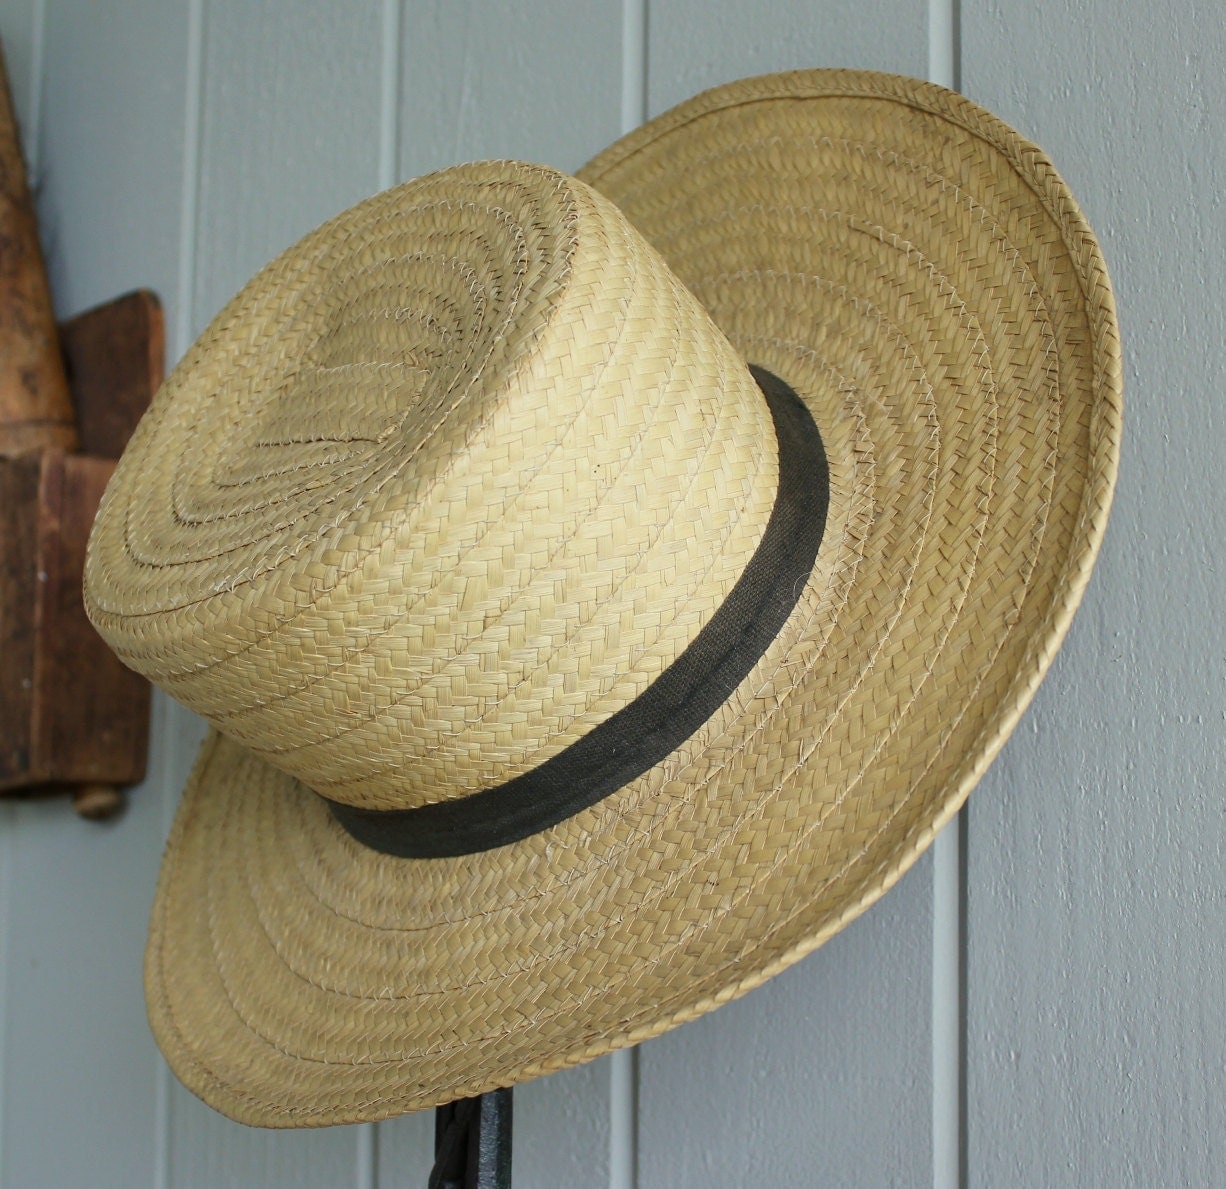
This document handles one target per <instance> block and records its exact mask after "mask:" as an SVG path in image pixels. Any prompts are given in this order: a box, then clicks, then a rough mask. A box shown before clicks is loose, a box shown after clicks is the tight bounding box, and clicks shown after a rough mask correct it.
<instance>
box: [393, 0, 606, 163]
mask: <svg viewBox="0 0 1226 1189" xmlns="http://www.w3.org/2000/svg"><path fill="white" fill-rule="evenodd" d="M621 34H622V17H621V11H620V8H619V6H617V5H614V4H609V3H603V2H601V0H524V2H521V3H516V4H505V5H491V4H482V3H480V2H478V0H457V2H452V0H433V2H431V3H422V4H414V5H412V6H410V7H409V8H408V9H406V12H405V20H404V52H403V54H402V61H403V71H404V73H403V76H402V83H401V95H402V104H403V107H402V119H401V129H402V131H401V136H402V140H401V146H402V147H401V153H400V165H401V170H402V172H403V174H404V176H405V177H416V176H418V175H419V174H423V173H428V172H429V171H430V170H432V169H441V168H442V167H443V166H446V165H454V164H456V163H457V162H461V161H476V160H480V159H483V158H488V157H511V158H515V159H518V160H522V161H538V162H541V163H543V164H547V165H553V166H556V167H557V168H559V169H565V170H575V169H578V168H579V166H580V165H582V164H583V163H584V162H585V161H586V160H587V159H588V158H589V157H592V156H594V155H595V154H596V153H597V152H598V151H599V150H600V149H602V148H604V146H605V145H607V144H609V143H610V142H611V141H613V140H615V139H616V138H617V136H618V133H619V132H620V126H619V120H620V111H621Z"/></svg>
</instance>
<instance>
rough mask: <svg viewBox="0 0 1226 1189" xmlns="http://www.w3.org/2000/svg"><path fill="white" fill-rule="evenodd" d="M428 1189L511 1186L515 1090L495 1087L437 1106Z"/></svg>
mask: <svg viewBox="0 0 1226 1189" xmlns="http://www.w3.org/2000/svg"><path fill="white" fill-rule="evenodd" d="M427 1186H428V1189H511V1091H510V1089H509V1088H508V1089H505V1090H491V1091H490V1092H489V1093H488V1094H480V1095H478V1096H477V1097H476V1098H462V1099H460V1100H459V1101H458V1102H449V1103H447V1105H446V1106H440V1107H439V1108H438V1109H437V1110H436V1111H435V1112H434V1168H433V1169H432V1170H431V1173H430V1180H429V1181H428V1182H427Z"/></svg>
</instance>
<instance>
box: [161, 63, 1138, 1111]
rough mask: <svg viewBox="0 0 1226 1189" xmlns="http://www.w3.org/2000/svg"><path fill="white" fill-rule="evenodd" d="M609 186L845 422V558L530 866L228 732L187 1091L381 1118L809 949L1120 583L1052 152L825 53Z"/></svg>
mask: <svg viewBox="0 0 1226 1189" xmlns="http://www.w3.org/2000/svg"><path fill="white" fill-rule="evenodd" d="M580 177H581V178H582V179H583V180H584V181H586V182H588V183H589V184H591V185H592V186H594V187H595V188H597V189H598V190H600V191H602V192H603V193H604V194H606V195H607V196H608V197H610V198H611V199H612V200H613V201H614V202H615V203H616V204H617V205H618V206H619V207H620V208H621V209H622V211H623V212H624V213H625V214H626V215H627V217H628V218H629V219H630V221H631V222H632V223H633V224H634V225H635V226H636V227H637V228H638V229H639V230H640V231H641V232H642V233H643V234H644V235H645V236H646V238H647V239H648V240H649V241H650V242H651V243H652V244H653V245H654V246H655V247H656V248H657V249H658V250H659V251H660V252H661V253H662V254H663V256H664V257H665V259H666V260H667V261H668V263H669V264H670V266H671V267H672V268H673V269H674V271H675V272H676V273H677V275H678V276H679V277H680V278H681V279H682V280H683V281H684V282H685V283H686V285H688V286H689V287H690V289H691V290H693V292H694V293H696V294H697V296H698V297H699V299H700V301H701V302H702V304H703V305H704V306H705V307H706V308H707V309H708V310H709V311H710V312H711V314H712V315H713V317H714V319H715V321H716V322H717V323H718V324H719V326H720V327H721V328H722V329H723V331H724V332H725V334H726V335H727V336H728V337H729V339H730V340H731V342H732V343H733V344H734V345H735V346H736V347H737V348H738V350H740V352H741V353H742V354H743V355H744V357H745V358H746V359H747V360H748V361H749V362H752V363H757V364H761V365H763V366H765V367H766V368H768V369H769V370H771V371H773V372H774V373H776V374H777V375H779V376H781V377H782V378H783V379H784V380H786V381H787V382H788V384H790V385H791V387H792V388H793V389H795V390H796V392H797V393H798V394H799V395H800V396H801V397H802V399H804V401H805V402H806V404H807V405H808V407H809V409H810V410H811V412H812V414H813V416H814V419H815V421H816V423H817V425H818V427H819V429H820V431H821V434H822V438H823V443H824V446H825V451H826V455H827V459H828V462H829V467H830V485H831V496H830V512H829V520H828V523H827V526H826V530H825V536H824V539H823V542H822V545H821V549H820V551H819V555H818V561H817V564H816V566H815V568H814V571H813V574H812V576H811V578H810V581H809V583H808V585H807V587H806V589H805V591H804V592H803V593H802V595H801V597H800V600H799V602H798V603H797V606H796V608H795V610H794V612H793V613H792V615H791V617H790V619H789V621H788V623H787V625H786V626H785V628H784V630H783V631H782V632H781V633H780V635H779V637H778V638H777V639H776V640H775V642H774V643H773V644H772V646H771V647H770V648H769V649H768V651H767V652H766V654H765V655H764V656H763V657H762V658H761V660H760V661H759V662H758V664H757V665H756V666H755V668H754V669H753V671H752V672H751V673H750V675H749V676H748V677H747V678H746V679H745V680H744V681H743V682H742V684H741V685H740V686H739V687H738V689H737V690H736V692H735V693H734V694H733V696H732V697H731V698H730V699H729V701H728V702H727V703H726V704H725V705H724V706H723V707H722V708H721V710H720V711H719V712H717V714H716V715H715V716H714V717H713V718H712V719H711V720H710V721H709V722H708V723H707V724H706V725H705V726H704V727H703V728H702V729H701V730H699V731H698V732H697V733H696V734H695V735H694V736H692V737H691V738H690V739H689V740H688V741H687V742H686V743H685V744H684V745H683V746H682V747H681V748H679V749H678V751H677V752H675V753H674V754H673V755H672V756H670V757H669V758H668V759H667V760H665V761H663V762H662V763H661V764H659V765H657V766H656V767H655V768H653V769H652V770H651V771H649V772H647V773H646V774H645V775H643V776H642V777H640V778H639V779H638V780H636V781H634V782H633V783H632V784H630V785H628V786H627V787H625V788H623V789H621V790H620V791H619V792H617V793H615V794H613V795H612V796H610V797H608V798H606V799H605V800H603V801H601V802H600V803H598V804H597V805H595V806H593V807H592V808H590V809H587V810H584V811H583V812H581V813H580V814H578V815H577V816H575V817H573V818H571V819H569V820H568V821H565V822H563V823H561V824H560V825H558V826H555V827H553V828H551V829H548V830H545V831H543V832H541V833H540V834H537V835H535V836H533V837H530V838H528V839H525V840H523V841H521V842H517V843H513V844H511V845H509V846H505V847H500V848H498V849H496V850H492V851H487V852H484V853H480V854H475V855H467V856H463V857H460V858H450V859H429V860H411V859H399V858H393V857H389V856H386V855H381V854H378V853H376V852H373V851H371V850H368V849H366V848H364V847H362V846H361V845H360V844H358V843H357V842H355V841H354V840H353V839H352V838H350V837H349V836H348V835H347V834H346V833H345V831H344V830H343V829H342V828H341V827H340V826H339V825H338V824H337V822H336V821H335V820H334V818H333V817H332V815H331V813H330V812H329V810H328V808H327V806H326V805H325V803H324V802H323V801H322V800H321V799H320V798H319V797H317V796H316V795H315V794H314V793H312V792H311V791H310V790H309V789H307V788H306V787H305V786H303V785H301V784H299V783H298V782H296V781H295V780H294V779H293V778H291V777H289V776H286V775H284V774H282V773H280V772H278V771H276V770H275V769H273V768H271V767H269V766H268V765H266V764H265V763H264V762H262V761H260V760H258V759H256V758H254V757H253V756H252V755H251V754H250V753H248V752H246V751H244V750H243V749H242V748H241V747H239V746H238V745H236V744H234V743H232V742H230V741H229V740H226V739H224V738H222V737H220V736H216V735H214V736H211V737H210V739H209V740H208V741H207V742H206V744H205V746H204V749H203V751H202V753H201V756H200V759H199V761H198V763H197V766H196V769H195V771H194V772H193V775H192V778H191V781H190V782H189V785H188V788H187V790H186V792H185V794H184V798H183V803H182V806H181V808H180V811H179V814H178V817H177V819H176V822H175V826H174V829H173V831H172V834H171V838H170V841H169V844H168V849H167V853H166V858H165V862H164V864H163V868H162V874H161V879H160V882H159V885H158V890H157V896H156V901H155V906H154V910H153V919H152V928H151V936H150V943H149V948H148V953H147V959H146V992H147V1000H148V1004H149V1011H150V1018H151V1021H152V1025H153V1028H154V1031H155V1033H156V1034H157V1037H158V1041H159V1043H160V1044H161V1046H162V1049H163V1051H164V1052H165V1053H166V1055H167V1057H168V1059H169V1060H170V1063H171V1065H172V1067H173V1068H174V1069H175V1071H176V1073H177V1074H178V1075H179V1077H180V1078H181V1079H182V1080H183V1081H184V1083H185V1084H186V1085H187V1086H189V1088H191V1089H192V1090H194V1091H195V1092H196V1093H198V1094H199V1095H200V1096H201V1097H203V1098H204V1099H205V1100H206V1101H208V1102H210V1103H211V1104H212V1105H213V1106H215V1107H217V1108H218V1109H220V1110H222V1111H223V1112H224V1113H226V1114H227V1115H230V1116H231V1117H233V1118H235V1119H238V1120H241V1121H244V1122H248V1123H253V1124H260V1125H265V1126H307V1125H320V1124H328V1123H342V1122H352V1121H359V1120H373V1119H380V1118H385V1117H389V1116H393V1115H396V1114H400V1113H403V1112H405V1111H408V1110H412V1109H416V1108H420V1107H427V1106H432V1105H435V1104H438V1103H441V1102H445V1101H449V1100H452V1099H455V1098H457V1097H462V1096H465V1095H468V1094H473V1093H477V1092H481V1091H483V1090H486V1089H490V1088H492V1087H495V1086H501V1085H507V1084H512V1083H516V1082H520V1081H523V1080H526V1079H528V1078H531V1077H534V1076H536V1075H539V1074H543V1073H547V1072H550V1071H552V1070H556V1069H559V1068H562V1067H564V1066H568V1065H571V1064H575V1063H577V1062H580V1061H584V1060H587V1059H590V1058H593V1057H596V1056H598V1055H600V1054H602V1053H605V1052H608V1051H610V1050H612V1049H615V1048H619V1047H621V1046H624V1045H627V1044H630V1043H634V1042H636V1041H640V1040H643V1039H646V1038H648V1037H650V1036H654V1035H656V1034H658V1033H660V1032H662V1031H664V1030H666V1029H668V1028H669V1027H672V1026H673V1025H676V1024H678V1023H681V1022H683V1021H685V1020H687V1019H690V1018H692V1017H694V1016H697V1015H699V1014H701V1013H703V1012H705V1011H708V1010H710V1009H711V1008H713V1007H716V1006H717V1005H719V1004H720V1003H722V1002H725V1001H726V1000H728V999H731V998H733V997H735V996H737V995H739V994H742V993H743V992H745V991H748V990H749V989H751V988H752V987H754V986H756V985H758V984H759V983H761V982H762V981H763V980H765V979H766V978H768V977H769V976H770V975H772V974H774V973H777V972H778V971H779V970H781V969H783V968H784V967H786V966H788V965H789V964H791V963H793V962H795V961H797V960H798V959H799V958H801V957H803V956H804V955H805V954H807V953H808V952H810V951H811V950H812V949H814V948H815V947H816V946H817V945H819V944H820V943H821V942H822V941H823V940H825V939H826V938H827V937H829V936H830V935H831V934H832V933H834V932H835V931H837V930H838V929H839V928H841V927H842V926H843V925H844V924H846V923H847V922H848V921H849V920H851V919H852V918H853V917H855V916H856V915H857V914H858V913H859V912H861V911H862V910H863V909H864V908H865V907H866V906H867V905H868V904H870V903H871V902H872V901H873V900H875V899H876V898H877V897H878V896H880V895H881V894H882V892H884V891H885V890H886V889H887V888H889V887H890V886H891V885H892V884H893V883H894V882H895V881H896V880H897V879H898V878H899V876H900V875H901V874H902V873H903V872H904V871H905V870H906V869H907V868H908V867H909V866H910V864H911V863H912V862H913V861H914V860H915V858H916V857H917V856H918V855H919V854H920V853H921V852H922V851H923V850H924V848H925V847H926V846H927V845H928V843H929V842H930V841H931V839H932V837H933V835H934V834H935V832H936V831H937V830H938V829H939V828H940V826H941V825H942V824H943V823H944V822H945V821H947V820H948V819H949V818H950V817H951V816H952V815H953V814H954V813H955V812H956V811H957V809H958V808H959V807H960V805H961V804H962V802H963V800H964V799H965V797H966V795H967V793H968V791H969V790H970V788H971V787H972V786H973V785H974V783H975V782H976V781H977V779H978V778H979V776H980V775H981V774H982V772H983V770H984V769H985V767H986V766H987V764H988V763H989V762H990V761H991V759H992V757H993V756H994V755H995V754H996V752H997V751H998V750H999V748H1000V746H1001V744H1002V743H1003V741H1004V739H1005V738H1006V737H1007V735H1008V733H1009V731H1010V730H1011V728H1012V727H1013V725H1014V723H1015V722H1016V720H1017V718H1018V716H1019V714H1020V713H1021V711H1022V710H1023V708H1024V707H1025V705H1026V704H1027V702H1028V701H1029V699H1030V697H1031V695H1032V694H1033V692H1034V690H1035V688H1036V686H1037V684H1038V682H1039V680H1040V678H1041V677H1042V674H1043V673H1044V671H1045V670H1046V668H1047V667H1048V665H1049V664H1050V661H1051V658H1052V656H1053V655H1054V652H1055V650H1056V648H1057V647H1058V645H1059V642H1060V640H1061V638H1062V637H1063V634H1064V632H1065V630H1066V628H1067V626H1068V623H1069V620H1070V618H1071V615H1072V612H1073V610H1074V608H1075V606H1076V604H1077V602H1078V600H1079V598H1080V595H1081V592H1082V590H1083V588H1084V585H1085V582H1086V580H1087V578H1088V576H1089V572H1090V568H1091V566H1092V564H1093V560H1094V556H1095V553H1096V551H1097V548H1098V544H1099V542H1100V540H1101V536H1102V532H1103V528H1104V525H1105V522H1106V516H1107V509H1108V505H1109V502H1110V496H1111V490H1112V486H1113V482H1114V476H1115V469H1116V464H1117V458H1118V451H1119V434H1120V361H1119V349H1118V338H1117V334H1116V326H1115V316H1114V307H1113V303H1112V298H1111V294H1110V288H1109V285H1108V283H1107V278H1106V272H1105V270H1104V267H1103V263H1102V260H1101V256H1100V254H1099V252H1098V249H1097V246H1096V245H1095V243H1094V240H1093V237H1092V235H1091V233H1090V231H1089V228H1088V227H1087V225H1086V223H1085V221H1084V219H1083V218H1082V216H1081V214H1080V212H1079V211H1078V209H1077V207H1076V204H1075V203H1074V202H1073V200H1072V198H1071V196H1070V195H1069V193H1068V191H1067V189H1066V187H1065V186H1064V184H1063V183H1062V182H1061V180H1060V179H1059V177H1058V176H1057V175H1056V173H1055V171H1054V170H1053V169H1052V167H1051V165H1050V163H1049V162H1048V161H1047V159H1046V158H1045V157H1044V156H1043V155H1042V153H1041V152H1039V151H1038V150H1037V149H1036V148H1035V147H1034V146H1033V145H1031V144H1029V143H1028V142H1026V141H1025V140H1023V139H1021V138H1020V137H1018V136H1017V135H1016V134H1015V133H1014V132H1012V131H1011V130H1010V129H1009V128H1007V127H1006V126H1005V125H1003V124H1002V123H1001V122H1000V121H998V120H996V119H995V118H994V117H992V116H990V115H989V114H987V113H986V112H984V111H982V109H980V108H978V107H976V106H975V105H973V104H971V103H969V102H967V101H966V100H964V99H962V98H961V97H959V96H956V95H953V94H951V93H949V92H946V91H943V90H941V89H940V88H936V87H933V86H929V85H926V84H921V83H916V82H914V81H911V80H905V79H899V78H894V77H890V76H883V75H877V74H867V73H856V72H830V71H811V72H798V73H794V74H787V75H775V76H770V77H766V78H762V79H753V80H747V81H744V82H740V83H735V84H731V85H729V86H725V87H721V88H717V89H716V90H714V91H710V92H707V93H706V94H704V95H701V96H699V97H697V98H696V99H693V100H691V101H689V102H688V103H685V104H683V105H681V106H680V107H679V108H676V109H674V110H673V111H671V112H669V113H667V114H665V115H664V116H661V117H660V118H659V119H657V120H655V121H653V122H652V123H650V124H648V125H646V126H645V127H643V128H642V129H640V130H638V131H636V132H635V133H632V134H631V135H629V136H628V137H626V138H624V139H623V140H621V141H619V142H618V143H617V144H615V145H614V146H613V147H611V148H610V149H608V150H606V152H604V153H603V154H601V156H599V157H598V158H596V160H594V161H593V162H592V163H591V164H590V165H588V166H587V167H586V168H585V169H584V170H583V171H582V172H581V174H580Z"/></svg>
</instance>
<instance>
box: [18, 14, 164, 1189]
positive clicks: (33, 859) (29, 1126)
mask: <svg viewBox="0 0 1226 1189" xmlns="http://www.w3.org/2000/svg"><path fill="white" fill-rule="evenodd" d="M38 7H42V9H43V12H42V17H43V21H44V25H43V30H42V33H41V37H39V36H32V38H31V40H30V41H29V42H26V43H21V42H10V44H9V52H10V54H12V53H13V52H14V50H15V49H16V47H17V46H18V45H21V44H26V45H31V46H32V45H33V44H35V43H37V42H38V41H40V40H41V44H42V46H43V69H42V72H41V73H42V79H41V86H40V87H39V88H38V94H39V95H40V96H41V104H40V106H41V123H40V127H41V135H39V137H38V140H37V142H36V145H35V146H34V147H36V149H37V156H38V158H39V160H40V162H41V164H40V167H39V170H38V174H37V177H38V186H37V197H38V204H39V217H40V223H41V228H42V232H43V238H44V243H45V245H46V248H47V252H46V255H47V259H48V265H49V270H50V273H51V279H52V287H53V290H54V291H55V296H56V300H57V306H58V307H59V309H60V310H61V311H62V312H71V311H75V310H76V309H79V308H81V307H82V306H85V305H89V304H92V303H93V302H95V301H98V300H102V299H104V298H108V297H111V296H114V295H115V294H116V293H118V292H120V291H121V290H122V289H124V288H129V287H133V286H135V285H148V286H151V287H153V288H156V289H158V290H159V291H160V292H161V293H162V295H163V297H164V298H165V299H166V300H167V302H168V305H170V306H171V308H172V309H173V304H174V300H175V292H174V279H175V268H176V257H175V251H174V244H175V238H176V234H177V214H178V206H177V201H176V198H175V196H176V193H177V190H176V186H177V179H178V174H179V170H180V167H181V152H182V125H183V99H182V88H181V85H180V79H181V77H182V69H183V57H184V53H185V49H186V38H185V36H184V28H183V26H184V20H183V15H182V14H181V13H180V12H177V11H174V10H171V9H168V8H166V7H165V6H163V5H160V4H155V3H151V2H142V0H133V2H129V3H126V4H123V5H116V6H113V7H111V8H109V9H108V10H106V11H105V12H104V11H100V10H99V11H95V10H93V9H90V10H81V9H79V7H78V6H75V5H72V4H69V3H66V2H61V0H47V3H46V4H45V5H41V6H36V7H35V9H34V10H33V11H34V12H35V13H37V9H38ZM5 16H7V14H5ZM31 33H32V34H37V30H35V29H31ZM27 52H28V51H27ZM134 61H137V62H141V63H142V69H141V70H140V71H136V70H133V69H132V63H133V62H134ZM23 69H24V70H25V71H26V72H27V77H28V79H29V84H28V88H26V90H27V94H26V96H25V97H19V98H18V110H19V112H23V114H24V115H25V116H27V117H28V116H29V114H30V109H31V106H32V103H33V92H34V90H35V81H36V80H35V79H34V78H33V77H32V72H33V71H34V69H35V67H34V64H33V63H31V62H29V61H28V60H27V61H25V64H24V67H23ZM23 109H24V110H23ZM116 113H122V118H117V116H116ZM27 134H28V135H29V136H31V137H32V136H33V135H34V131H33V129H30V128H27ZM115 162H122V163H123V164H122V167H121V168H116V167H115ZM163 711H164V706H159V707H158V708H157V709H156V710H155V715H154V721H155V725H154V732H155V734H154V741H153V747H152V748H151V755H150V768H149V771H150V776H149V779H148V780H146V782H145V784H144V786H142V787H141V788H140V789H137V790H135V791H134V792H133V793H132V795H131V797H130V800H129V809H128V812H127V814H126V815H125V816H124V817H123V818H122V819H121V820H119V821H117V822H114V823H111V824H109V825H106V826H102V827H99V826H96V825H92V824H91V823H85V822H81V821H79V820H77V819H76V818H75V817H74V816H73V814H72V811H71V809H70V807H69V806H68V805H67V803H66V802H64V801H55V802H46V803H31V804H26V805H21V806H16V807H13V808H11V809H10V810H8V811H7V813H6V818H7V820H6V821H5V822H4V829H5V831H6V849H7V851H8V854H9V857H10V860H11V861H10V863H9V865H8V866H9V869H8V871H7V872H6V874H5V879H6V882H7V884H8V889H9V903H8V913H7V920H6V922H5V963H4V965H5V978H6V988H5V1000H4V1029H5V1044H4V1064H3V1070H2V1071H0V1077H2V1078H3V1099H2V1101H3V1119H2V1126H3V1138H4V1142H3V1153H2V1156H0V1183H3V1184H4V1185H6V1186H12V1187H13V1189H23V1187H27V1186H28V1187H31V1189H35V1187H39V1186H44V1185H65V1186H69V1185H90V1186H100V1187H103V1189H105V1187H107V1186H116V1187H119V1186H130V1185H136V1184H139V1185H151V1184H154V1183H155V1178H156V1176H157V1167H158V1156H157V1151H158V1147H159V1142H160V1141H159V1136H158V1133H157V1130H156V1127H155V1126H154V1123H153V1121H154V1120H155V1119H156V1118H157V1115H158V1106H157V1100H158V1092H159V1091H158V1082H159V1076H160V1075H159V1069H160V1058H159V1057H158V1056H157V1053H156V1049H155V1048H154V1045H153V1041H152V1039H151V1037H150V1036H149V1032H148V1028H147V1026H146V1024H145V1013H144V1003H143V999H142V995H141V956H142V952H143V948H144V934H145V926H146V921H147V919H148V912H149V902H150V899H151V897H152V891H153V881H154V879H155V877H156V872H157V865H158V858H159V855H160V851H161V845H162V837H163V812H162V800H161V795H160V794H161V771H162V768H163V764H164V751H163V749H162V748H161V747H160V745H159V742H158V735H157V732H158V729H159V724H160V723H161V722H162V721H163V720H164V714H163Z"/></svg>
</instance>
